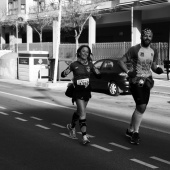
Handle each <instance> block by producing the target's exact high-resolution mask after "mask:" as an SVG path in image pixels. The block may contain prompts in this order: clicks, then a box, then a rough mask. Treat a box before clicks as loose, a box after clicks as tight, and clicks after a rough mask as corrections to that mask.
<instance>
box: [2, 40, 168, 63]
mask: <svg viewBox="0 0 170 170" xmlns="http://www.w3.org/2000/svg"><path fill="white" fill-rule="evenodd" d="M79 45H82V44H79ZM86 45H87V44H86ZM130 46H131V43H130V42H117V43H116V42H113V43H95V44H93V45H92V53H93V60H94V61H96V60H99V59H103V58H120V57H122V56H123V54H124V53H125V52H126V51H127V50H128V49H129V47H130ZM152 46H153V47H154V48H156V49H157V51H158V64H159V65H163V62H164V60H168V43H167V42H159V43H152ZM1 48H2V49H6V50H13V49H14V46H12V45H9V44H2V45H1ZM15 50H16V44H15ZM26 50H27V44H26V43H22V44H18V51H26ZM29 50H30V51H49V58H53V43H52V42H45V43H44V42H43V43H30V44H29ZM75 54H76V45H75V44H60V47H59V60H74V58H75Z"/></svg>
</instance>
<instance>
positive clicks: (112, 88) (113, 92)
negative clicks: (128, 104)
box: [109, 82, 119, 96]
mask: <svg viewBox="0 0 170 170" xmlns="http://www.w3.org/2000/svg"><path fill="white" fill-rule="evenodd" d="M109 94H110V95H111V96H118V95H119V88H118V86H117V85H116V83H115V82H111V83H110V84H109Z"/></svg>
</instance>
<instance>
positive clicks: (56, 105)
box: [0, 91, 170, 134]
mask: <svg viewBox="0 0 170 170" xmlns="http://www.w3.org/2000/svg"><path fill="white" fill-rule="evenodd" d="M0 93H2V94H6V95H10V96H15V97H20V98H23V99H27V100H31V101H36V102H38V103H44V104H47V105H51V106H55V107H61V108H67V109H70V110H74V111H75V110H76V108H71V107H67V106H62V105H58V104H53V103H49V102H44V101H39V100H36V99H31V98H28V97H24V96H19V95H15V94H10V93H6V92H2V91H0ZM155 96H156V95H155ZM164 98H165V97H164ZM166 98H169V97H166ZM88 113H90V114H92V115H96V116H99V117H104V118H109V119H112V120H115V121H120V122H124V123H129V122H128V121H124V120H120V119H116V118H110V117H107V116H102V115H98V114H96V113H94V112H88ZM141 127H144V128H148V129H150V130H154V131H157V132H162V133H165V134H170V132H168V131H163V130H159V129H154V128H150V127H147V126H142V125H141Z"/></svg>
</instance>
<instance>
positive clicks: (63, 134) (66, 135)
mask: <svg viewBox="0 0 170 170" xmlns="http://www.w3.org/2000/svg"><path fill="white" fill-rule="evenodd" d="M60 135H62V136H65V137H67V138H70V139H78V138H71V137H70V135H68V134H65V133H60Z"/></svg>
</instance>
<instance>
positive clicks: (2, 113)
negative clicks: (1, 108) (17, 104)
mask: <svg viewBox="0 0 170 170" xmlns="http://www.w3.org/2000/svg"><path fill="white" fill-rule="evenodd" d="M0 114H1V115H8V113H4V112H0Z"/></svg>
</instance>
